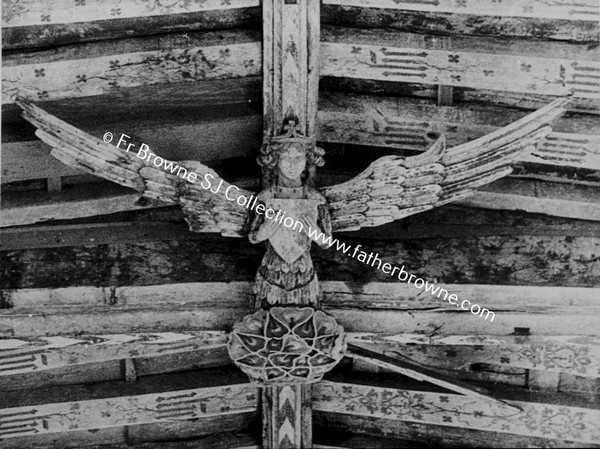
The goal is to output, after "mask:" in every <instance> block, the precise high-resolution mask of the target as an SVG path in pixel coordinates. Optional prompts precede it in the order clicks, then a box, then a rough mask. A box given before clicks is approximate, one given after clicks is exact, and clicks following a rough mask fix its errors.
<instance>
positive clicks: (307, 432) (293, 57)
mask: <svg viewBox="0 0 600 449" xmlns="http://www.w3.org/2000/svg"><path fill="white" fill-rule="evenodd" d="M319 46H320V1H318V0H263V91H264V137H265V141H268V139H270V138H271V137H274V136H276V135H278V134H280V133H281V132H282V131H283V127H284V125H285V123H286V122H288V121H289V120H293V121H294V122H295V123H296V124H297V129H298V130H299V131H300V132H301V133H302V134H304V135H305V136H306V137H315V135H316V129H317V101H318V90H319ZM262 410H263V413H262V416H263V447H265V448H272V449H275V448H281V449H284V448H310V447H312V410H311V386H310V385H289V386H272V387H264V388H263V393H262Z"/></svg>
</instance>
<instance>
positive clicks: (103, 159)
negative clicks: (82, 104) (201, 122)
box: [16, 99, 250, 236]
mask: <svg viewBox="0 0 600 449" xmlns="http://www.w3.org/2000/svg"><path fill="white" fill-rule="evenodd" d="M16 103H17V104H19V106H21V107H22V108H23V111H24V112H23V117H24V118H25V119H26V120H28V121H29V122H31V123H32V124H33V125H34V126H36V127H37V128H38V129H37V130H36V135H37V136H38V137H39V138H40V139H41V140H43V141H44V142H46V143H47V144H48V145H50V146H51V147H52V151H51V153H50V154H52V155H53V156H54V157H56V158H57V159H59V160H60V161H62V162H63V163H65V164H67V165H69V166H71V167H75V168H79V169H82V170H84V171H86V172H87V173H91V174H93V175H96V176H100V177H102V178H105V179H108V180H109V181H113V182H116V183H118V184H121V185H123V186H126V187H130V188H132V189H135V190H137V191H138V192H140V193H141V194H142V195H143V196H144V197H146V198H150V199H153V200H158V201H160V202H162V203H163V204H165V205H180V206H181V208H182V209H183V212H184V214H185V217H186V221H187V222H188V224H189V226H190V229H191V230H192V231H202V232H220V233H222V234H223V235H227V236H240V235H242V234H243V232H244V224H245V221H246V215H247V209H245V208H243V207H241V206H238V205H237V204H236V203H234V202H232V201H229V200H228V199H227V198H226V197H225V195H224V192H225V190H226V189H227V187H229V186H230V184H228V183H227V182H225V181H223V184H222V185H221V187H220V189H219V190H218V192H217V193H213V191H212V190H217V189H216V187H217V186H218V185H219V184H220V182H221V178H220V177H219V176H218V175H217V173H216V172H215V171H214V170H212V169H211V168H209V167H207V166H206V165H203V164H201V163H200V162H197V161H179V162H172V163H171V161H165V162H164V163H163V164H162V165H161V166H160V167H156V166H154V165H153V164H151V162H149V161H148V160H147V159H142V158H140V157H137V150H135V151H131V152H127V151H125V150H124V149H120V148H117V147H116V146H114V145H112V144H108V143H105V142H104V141H102V140H101V139H98V138H96V137H94V136H92V135H90V134H88V133H85V132H83V131H82V130H80V129H78V128H76V127H74V126H72V125H69V124H68V123H66V122H64V121H62V120H60V119H59V118H57V117H55V116H53V115H52V114H49V113H47V112H46V111H44V110H43V109H40V108H39V107H37V106H35V105H34V104H32V103H29V102H27V101H25V100H21V99H17V100H16ZM165 167H171V168H170V169H169V171H166V170H165ZM173 167H182V168H183V169H184V170H185V171H183V170H178V169H177V170H173ZM192 172H195V173H196V181H193V182H192V181H190V179H192V180H194V177H193V176H192V177H189V176H187V175H188V174H189V173H192ZM207 175H208V176H207ZM209 184H210V185H209ZM203 186H205V187H207V186H208V188H207V189H205V188H203ZM235 194H236V195H245V196H247V197H249V196H250V192H246V191H244V190H243V189H239V190H235Z"/></svg>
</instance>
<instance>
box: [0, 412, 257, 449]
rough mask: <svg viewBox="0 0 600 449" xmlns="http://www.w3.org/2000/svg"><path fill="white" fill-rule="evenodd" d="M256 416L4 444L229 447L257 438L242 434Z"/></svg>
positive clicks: (15, 447)
mask: <svg viewBox="0 0 600 449" xmlns="http://www.w3.org/2000/svg"><path fill="white" fill-rule="evenodd" d="M255 420H256V414H255V413H240V414H236V415H221V416H217V417H206V418H198V419H193V420H177V421H176V420H173V421H167V422H156V423H152V424H139V425H130V426H123V427H111V428H107V429H91V430H79V431H77V430H75V431H70V432H63V433H51V434H40V435H32V436H24V437H16V438H10V439H6V440H3V441H2V448H3V449H23V448H25V447H27V448H32V449H55V448H57V447H60V448H73V449H82V448H87V447H89V448H90V449H91V448H93V449H128V448H135V449H171V448H172V449H183V448H187V449H192V448H202V449H205V448H211V449H213V448H222V449H228V448H233V447H246V445H248V446H250V445H251V444H252V443H254V442H255V441H257V440H256V438H253V437H251V436H249V435H244V436H242V435H240V432H243V431H245V430H246V431H247V430H250V429H251V428H252V427H251V426H252V425H253V424H254V421H255ZM223 432H227V433H223ZM238 443H239V444H238ZM257 448H258V446H257Z"/></svg>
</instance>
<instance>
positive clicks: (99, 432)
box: [0, 423, 161, 449]
mask: <svg viewBox="0 0 600 449" xmlns="http://www.w3.org/2000/svg"><path fill="white" fill-rule="evenodd" d="M154 425H156V426H160V425H161V423H154ZM126 437H127V434H126V430H125V427H110V428H106V429H90V430H75V431H73V432H64V433H54V434H52V433H51V434H39V435H31V436H22V437H15V438H7V439H3V440H0V447H1V448H2V449H23V448H30V449H55V448H56V447H60V448H65V449H67V448H68V449H83V448H89V449H92V448H94V449H96V447H95V446H96V445H97V444H98V442H99V441H102V442H103V443H104V444H106V445H107V446H108V445H112V446H113V447H114V448H120V447H121V446H120V445H121V444H123V445H124V444H125V441H126Z"/></svg>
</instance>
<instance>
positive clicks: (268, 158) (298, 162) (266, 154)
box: [257, 138, 325, 185]
mask: <svg viewBox="0 0 600 449" xmlns="http://www.w3.org/2000/svg"><path fill="white" fill-rule="evenodd" d="M260 153H261V154H260V156H258V158H257V161H258V164H259V165H260V166H261V167H263V173H264V174H265V177H264V178H265V180H267V182H268V184H269V185H270V184H272V183H274V182H276V181H277V179H278V177H280V176H283V177H285V178H286V179H289V180H300V181H302V183H306V184H309V185H312V184H313V183H314V177H315V172H316V167H322V166H323V165H324V164H325V161H324V159H323V155H324V154H325V151H323V149H321V148H318V147H317V146H316V145H315V144H314V143H313V142H312V141H310V140H308V139H298V138H291V139H279V140H275V139H274V140H273V141H272V142H270V143H269V144H265V145H263V147H262V148H261V151H260Z"/></svg>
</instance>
